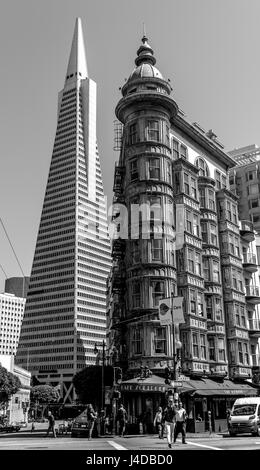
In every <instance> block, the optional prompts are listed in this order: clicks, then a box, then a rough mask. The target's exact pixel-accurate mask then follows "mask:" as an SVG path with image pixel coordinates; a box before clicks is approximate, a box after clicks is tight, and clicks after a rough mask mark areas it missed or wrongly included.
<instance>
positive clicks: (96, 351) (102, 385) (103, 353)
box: [94, 340, 105, 410]
mask: <svg viewBox="0 0 260 470" xmlns="http://www.w3.org/2000/svg"><path fill="white" fill-rule="evenodd" d="M98 352H99V351H98V348H97V343H95V347H94V354H98ZM104 367H105V341H104V340H103V341H102V378H101V409H102V410H103V409H104V401H105V400H104V392H105V387H104Z"/></svg>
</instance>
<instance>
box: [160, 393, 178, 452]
mask: <svg viewBox="0 0 260 470" xmlns="http://www.w3.org/2000/svg"><path fill="white" fill-rule="evenodd" d="M176 412H177V408H176V406H175V405H174V403H173V397H169V399H168V404H167V407H166V408H165V409H164V412H163V422H164V424H165V428H166V435H167V442H168V447H169V448H171V447H172V443H173V439H174V428H175V423H176Z"/></svg>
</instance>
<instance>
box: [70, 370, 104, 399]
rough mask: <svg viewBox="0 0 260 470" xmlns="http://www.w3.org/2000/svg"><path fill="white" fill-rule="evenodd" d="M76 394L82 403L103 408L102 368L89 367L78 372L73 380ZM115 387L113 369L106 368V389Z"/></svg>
mask: <svg viewBox="0 0 260 470" xmlns="http://www.w3.org/2000/svg"><path fill="white" fill-rule="evenodd" d="M72 381H73V385H74V387H75V390H76V394H77V396H78V399H79V401H80V402H81V403H92V404H93V405H96V406H98V407H101V403H102V367H101V366H89V367H86V368H85V369H82V370H80V371H79V372H77V373H76V374H75V375H74V377H73V379H72ZM112 385H113V367H112V366H105V367H104V387H105V386H112Z"/></svg>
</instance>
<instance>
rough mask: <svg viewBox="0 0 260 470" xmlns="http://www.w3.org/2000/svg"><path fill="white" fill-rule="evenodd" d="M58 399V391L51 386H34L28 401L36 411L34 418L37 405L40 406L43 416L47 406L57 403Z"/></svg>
mask: <svg viewBox="0 0 260 470" xmlns="http://www.w3.org/2000/svg"><path fill="white" fill-rule="evenodd" d="M59 399H60V394H59V391H58V390H57V389H56V388H55V387H52V386H51V385H36V386H35V387H32V389H31V394H30V401H31V405H32V406H33V407H34V408H35V409H36V417H37V409H38V405H40V408H41V411H42V416H43V415H44V411H45V410H46V408H47V407H48V405H49V404H51V403H57V402H58V401H59Z"/></svg>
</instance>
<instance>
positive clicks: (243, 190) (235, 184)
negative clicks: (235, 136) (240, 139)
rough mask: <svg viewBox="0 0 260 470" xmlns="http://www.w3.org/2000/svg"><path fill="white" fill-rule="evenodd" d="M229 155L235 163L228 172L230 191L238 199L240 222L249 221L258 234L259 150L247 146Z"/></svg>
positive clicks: (252, 146) (259, 224) (259, 213)
mask: <svg viewBox="0 0 260 470" xmlns="http://www.w3.org/2000/svg"><path fill="white" fill-rule="evenodd" d="M229 155H231V156H232V158H234V160H235V161H236V163H237V164H236V166H235V167H234V168H232V169H231V170H230V173H229V182H230V189H231V190H232V191H234V192H235V193H236V195H237V196H238V198H239V201H238V213H239V218H240V219H241V220H248V219H249V220H251V222H253V226H254V229H255V230H256V231H257V233H258V234H260V148H259V147H258V146H257V145H248V146H247V147H242V148H238V149H234V150H232V151H231V152H229Z"/></svg>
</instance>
